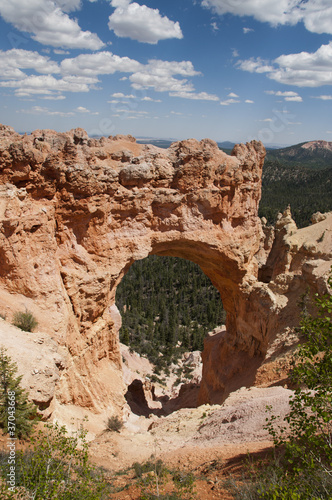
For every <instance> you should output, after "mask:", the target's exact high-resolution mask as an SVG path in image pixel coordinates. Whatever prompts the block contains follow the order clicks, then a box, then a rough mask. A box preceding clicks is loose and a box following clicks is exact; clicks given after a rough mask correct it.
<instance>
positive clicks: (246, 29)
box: [243, 28, 254, 35]
mask: <svg viewBox="0 0 332 500" xmlns="http://www.w3.org/2000/svg"><path fill="white" fill-rule="evenodd" d="M250 31H254V30H253V29H252V28H243V33H244V34H245V35H247V34H248V33H250Z"/></svg>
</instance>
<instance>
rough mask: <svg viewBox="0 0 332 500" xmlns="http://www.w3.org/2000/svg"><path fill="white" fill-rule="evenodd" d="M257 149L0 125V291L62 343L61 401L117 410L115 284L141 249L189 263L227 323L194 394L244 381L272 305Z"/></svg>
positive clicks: (261, 152)
mask: <svg viewBox="0 0 332 500" xmlns="http://www.w3.org/2000/svg"><path fill="white" fill-rule="evenodd" d="M264 156H265V149H264V147H263V146H262V144H261V143H259V142H255V141H252V142H251V143H249V144H246V145H244V144H241V145H237V146H236V147H235V148H234V150H233V152H232V155H231V156H228V155H226V154H225V153H224V152H222V151H220V150H219V149H218V147H217V144H216V143H214V142H213V141H211V140H209V139H204V140H202V141H200V142H198V141H196V140H193V139H190V140H187V141H181V142H178V143H174V144H173V145H172V146H171V147H170V148H169V149H168V150H162V149H159V148H156V147H153V146H143V145H140V144H137V143H136V141H135V139H133V138H132V137H130V136H125V137H124V136H115V137H109V138H101V139H99V140H97V139H89V137H88V136H87V134H86V132H85V131H83V130H82V129H75V130H72V131H70V132H68V133H56V132H54V131H51V130H37V131H35V132H33V133H32V134H31V135H25V136H20V135H19V134H17V133H15V131H14V130H13V129H11V128H10V127H6V126H0V223H1V225H0V259H1V260H0V285H1V290H2V295H0V299H1V300H2V301H3V302H6V301H7V302H8V303H11V304H12V303H13V302H10V298H13V297H15V300H16V303H17V304H18V303H19V304H24V305H26V306H28V307H29V308H31V309H32V310H34V311H35V313H36V315H37V316H38V319H39V323H40V327H41V328H44V329H46V330H47V331H48V332H49V333H50V334H51V335H52V336H53V337H54V338H55V339H56V340H57V341H58V342H60V343H61V344H62V345H63V346H64V348H65V349H66V352H67V357H66V359H67V361H66V366H65V367H64V368H63V371H62V377H61V382H60V385H59V387H58V390H57V394H56V400H57V401H58V402H59V403H61V404H70V403H72V404H78V405H81V406H85V407H88V408H91V409H94V410H95V411H102V410H103V409H104V408H106V407H109V406H112V405H113V406H115V407H121V405H122V403H123V389H124V388H123V383H122V378H121V359H120V355H119V348H118V339H117V328H118V326H119V325H118V322H119V318H118V315H117V313H116V311H115V309H114V307H113V304H114V300H115V291H116V287H117V285H118V283H119V282H120V281H121V279H122V277H123V275H124V273H125V272H126V271H127V270H128V268H129V267H130V265H131V264H132V263H133V262H134V261H135V260H138V259H142V258H144V257H147V256H148V255H150V254H158V255H170V256H177V257H183V258H187V259H189V260H192V261H194V262H196V263H197V264H199V265H200V267H201V268H202V270H203V271H204V272H205V273H206V274H207V275H208V276H209V278H210V279H211V281H212V283H213V284H214V285H215V286H216V287H217V288H218V290H219V291H220V294H221V297H222V301H223V304H224V307H225V309H226V311H227V332H223V333H222V334H220V336H219V337H218V339H217V342H215V343H214V347H213V349H212V350H211V349H209V347H208V345H207V349H206V351H205V354H204V359H205V367H208V366H210V365H211V362H212V361H213V363H214V367H215V368H214V371H213V372H211V370H209V369H208V368H206V369H205V373H204V375H203V383H202V388H201V394H200V402H220V401H222V400H223V399H224V398H225V397H226V396H227V394H228V393H229V392H230V391H231V390H233V389H235V388H238V387H240V386H241V385H245V384H248V383H250V381H251V379H252V377H253V376H254V372H255V369H256V368H257V367H258V366H259V364H260V363H261V361H262V359H263V357H264V355H265V352H266V348H267V345H268V342H269V334H270V332H271V330H272V326H273V324H274V322H275V318H274V317H273V316H271V315H269V314H270V311H271V308H272V309H273V308H274V310H275V311H276V310H277V308H278V307H277V305H276V301H275V300H274V297H273V293H272V292H271V290H270V289H269V288H268V285H267V284H263V283H259V282H258V279H257V276H258V261H257V255H259V251H260V249H261V247H262V241H263V232H262V226H261V223H260V220H259V218H258V216H257V213H258V203H259V199H260V194H261V172H262V166H263V162H264ZM215 340H216V339H215ZM216 346H217V347H216ZM212 358H213V359H212Z"/></svg>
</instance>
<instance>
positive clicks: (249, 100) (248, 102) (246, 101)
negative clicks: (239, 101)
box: [244, 99, 255, 104]
mask: <svg viewBox="0 0 332 500" xmlns="http://www.w3.org/2000/svg"><path fill="white" fill-rule="evenodd" d="M244 102H245V103H247V104H254V102H255V101H252V100H251V99H246V100H245V101H244Z"/></svg>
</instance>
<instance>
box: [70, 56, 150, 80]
mask: <svg viewBox="0 0 332 500" xmlns="http://www.w3.org/2000/svg"><path fill="white" fill-rule="evenodd" d="M141 67H142V65H141V64H140V63H139V62H138V61H135V60H134V59H130V58H129V57H120V56H117V55H115V54H112V52H107V51H103V52H96V53H95V54H81V55H79V56H77V57H74V58H72V59H69V58H68V59H64V60H63V61H62V62H61V70H62V72H63V74H64V75H67V74H69V75H70V74H71V75H72V74H75V75H84V76H89V75H91V76H94V75H110V74H112V73H115V72H117V71H120V72H124V73H132V72H134V71H138V70H139V69H140V68H141Z"/></svg>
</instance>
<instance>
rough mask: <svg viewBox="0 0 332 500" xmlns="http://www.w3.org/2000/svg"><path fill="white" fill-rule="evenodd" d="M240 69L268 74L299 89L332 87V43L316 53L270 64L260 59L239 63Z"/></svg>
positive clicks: (273, 78) (308, 53) (289, 56)
mask: <svg viewBox="0 0 332 500" xmlns="http://www.w3.org/2000/svg"><path fill="white" fill-rule="evenodd" d="M237 65H238V67H239V68H240V69H242V70H244V71H250V72H251V73H267V76H268V77H269V78H271V79H272V80H275V81H277V82H279V83H283V84H288V85H295V86H297V87H319V86H321V85H332V42H330V43H328V44H327V45H322V46H321V47H319V49H317V50H316V52H300V53H298V54H287V55H281V56H279V57H278V58H277V59H275V60H274V61H273V65H270V64H268V63H267V62H266V61H263V60H261V59H259V58H257V59H249V60H246V61H239V62H238V63H237Z"/></svg>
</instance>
